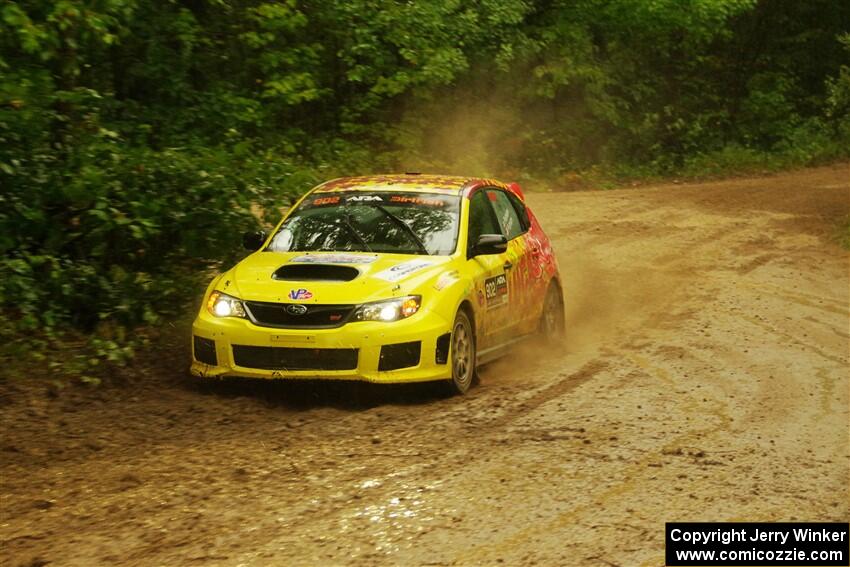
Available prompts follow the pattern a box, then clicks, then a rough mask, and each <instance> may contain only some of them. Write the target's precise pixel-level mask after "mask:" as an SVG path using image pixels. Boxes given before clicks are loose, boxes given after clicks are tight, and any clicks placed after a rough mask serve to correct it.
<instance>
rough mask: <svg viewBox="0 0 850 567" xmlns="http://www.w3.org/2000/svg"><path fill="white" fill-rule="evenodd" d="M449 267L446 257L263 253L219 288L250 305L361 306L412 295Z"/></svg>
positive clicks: (226, 277)
mask: <svg viewBox="0 0 850 567" xmlns="http://www.w3.org/2000/svg"><path fill="white" fill-rule="evenodd" d="M449 262H451V257H449V256H423V255H410V254H369V253H348V252H346V253H341V252H309V253H307V252H269V251H262V252H256V253H254V254H251V255H250V256H248V257H247V258H245V259H244V260H242V261H241V262H239V264H237V265H236V266H235V267H233V268H232V269H231V270H229V271H228V272H226V273H225V274H224V275H223V276H222V278H221V280H220V281H219V284H218V286H217V288H218V289H220V290H222V291H224V292H226V293H230V294H232V295H235V296H237V297H240V298H241V299H245V300H250V301H270V302H281V303H293V302H295V303H306V304H310V303H322V304H353V303H363V302H366V301H374V300H379V299H386V298H390V297H397V296H401V295H406V294H409V293H415V291H416V289H417V288H419V287H421V286H423V285H425V284H427V283H428V282H429V281H430V280H431V279H433V278H435V277H437V276H438V275H439V274H440V273H442V272H443V270H444V269H446V266H447V265H448V263H449ZM328 278H330V279H328Z"/></svg>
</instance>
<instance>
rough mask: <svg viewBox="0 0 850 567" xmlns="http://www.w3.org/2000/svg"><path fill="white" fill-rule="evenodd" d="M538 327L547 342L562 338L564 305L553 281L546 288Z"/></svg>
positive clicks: (555, 341) (554, 341)
mask: <svg viewBox="0 0 850 567" xmlns="http://www.w3.org/2000/svg"><path fill="white" fill-rule="evenodd" d="M539 327H540V334H541V335H543V339H544V340H545V341H546V342H548V343H557V342H559V341H562V340H563V338H564V306H563V304H562V303H561V295H560V294H559V293H558V288H557V287H555V284H554V283H553V284H551V285H549V289H548V290H546V298H545V299H544V300H543V311H542V313H541V314H540V325H539Z"/></svg>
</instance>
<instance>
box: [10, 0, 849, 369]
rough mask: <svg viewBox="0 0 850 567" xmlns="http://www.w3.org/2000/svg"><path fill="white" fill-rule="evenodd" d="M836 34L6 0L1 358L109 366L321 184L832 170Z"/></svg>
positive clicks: (532, 17)
mask: <svg viewBox="0 0 850 567" xmlns="http://www.w3.org/2000/svg"><path fill="white" fill-rule="evenodd" d="M848 32H850V2H847V1H843V0H805V1H800V0H762V1H756V0H569V1H568V0H563V1H557V0H553V1H542V0H537V1H535V0H480V1H470V0H421V1H408V2H398V1H381V0H345V1H339V0H322V1H315V0H307V1H300V0H299V1H296V0H282V1H277V2H269V1H266V2H264V1H258V0H160V1H152V0H57V1H47V0H30V1H25V2H10V1H8V0H5V1H0V249H2V259H0V272H2V274H3V276H2V278H0V304H2V306H3V307H2V308H3V317H2V319H1V320H0V339H4V342H5V343H6V344H7V348H10V347H9V345H13V346H14V345H19V348H26V349H28V350H29V349H31V347H32V344H33V341H39V340H41V341H45V342H44V343H43V344H47V343H48V342H49V341H51V340H53V338H55V337H56V336H58V335H57V334H58V333H65V332H66V331H67V330H68V329H76V330H77V331H78V332H79V333H80V336H82V337H85V340H86V341H88V344H89V345H90V347H91V348H92V349H94V350H93V351H92V352H93V353H94V354H93V355H92V357H90V358H87V359H86V360H87V361H88V362H86V363H90V364H92V365H96V364H98V363H99V362H98V361H99V360H102V359H110V360H113V361H120V360H121V359H122V357H126V356H129V355H130V353H131V347H132V345H133V341H132V340H131V339H130V338H129V337H128V335H127V329H130V328H133V327H135V326H138V325H143V326H146V327H156V326H157V325H159V324H161V323H162V321H164V320H167V318H169V317H172V316H174V315H176V314H178V313H181V312H185V311H186V302H187V300H188V299H190V298H192V297H194V296H196V295H199V294H200V291H201V289H202V288H201V287H199V281H201V280H203V279H204V278H206V277H207V275H208V270H209V268H210V267H211V266H215V265H216V264H217V263H219V262H222V261H229V260H230V259H232V258H233V254H234V253H235V252H234V250H235V246H236V245H237V243H238V239H239V235H240V234H241V232H242V231H243V230H245V229H248V228H251V227H252V226H256V224H257V223H258V222H259V221H258V220H257V215H256V214H253V213H256V211H257V210H267V211H271V210H274V209H275V208H278V207H281V206H283V205H285V203H286V202H287V199H288V198H289V197H290V196H291V195H295V194H298V193H300V192H303V191H304V190H306V189H308V188H309V187H310V186H311V185H313V184H315V183H316V182H318V181H321V180H324V179H327V178H330V177H334V176H339V175H350V174H358V173H369V172H377V171H394V170H408V171H409V170H416V171H427V172H444V173H458V174H470V175H486V176H491V177H499V178H504V179H505V180H508V181H512V180H516V181H520V182H521V183H525V184H526V186H527V188H528V189H531V190H534V189H535V188H541V187H553V188H570V187H589V186H593V187H599V186H602V187H604V186H608V185H612V184H616V183H618V182H621V181H623V180H633V179H643V178H653V177H659V176H661V177H665V176H666V177H669V176H707V175H723V174H730V173H738V172H750V171H763V170H774V169H778V168H783V167H794V166H803V165H809V164H814V163H819V162H826V161H834V160H839V159H843V158H846V157H847V156H848V155H850V68H849V67H848V64H849V62H850V33H848ZM252 211H253V213H252ZM270 216H274V215H270ZM270 220H272V221H275V220H277V219H276V218H271V219H270ZM24 339H25V340H24ZM21 345H23V346H21Z"/></svg>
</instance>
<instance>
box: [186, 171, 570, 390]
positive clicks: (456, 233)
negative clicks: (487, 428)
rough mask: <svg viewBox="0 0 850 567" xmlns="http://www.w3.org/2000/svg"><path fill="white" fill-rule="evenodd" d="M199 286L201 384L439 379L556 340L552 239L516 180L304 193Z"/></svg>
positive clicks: (458, 379)
mask: <svg viewBox="0 0 850 567" xmlns="http://www.w3.org/2000/svg"><path fill="white" fill-rule="evenodd" d="M244 244H245V246H246V248H249V249H251V250H254V252H253V253H252V254H251V255H250V256H248V257H247V258H245V259H244V260H242V261H241V262H239V264H237V265H236V266H235V267H234V268H232V269H231V270H229V271H227V272H225V273H223V274H221V275H220V276H218V277H216V278H215V279H214V280H213V281H212V283H210V285H209V287H208V288H207V291H206V295H205V296H204V300H203V304H202V306H201V310H200V313H198V317H197V319H195V322H194V324H193V326H192V332H193V335H194V337H193V339H194V340H193V349H192V353H193V358H194V360H193V361H192V367H191V372H192V374H194V375H196V376H200V377H206V378H211V377H224V376H241V377H251V378H290V379H291V378H331V379H344V380H367V381H370V382H387V383H388V382H417V381H429V380H446V381H447V383H448V384H450V385H451V386H452V387H453V388H454V390H456V391H457V392H459V393H463V392H465V391H466V390H467V389H469V386H470V384H471V383H472V381H473V378H474V377H475V373H476V368H477V366H478V365H479V364H481V363H484V362H487V361H489V360H492V359H494V358H496V357H498V356H499V355H500V354H503V353H504V352H505V349H506V347H508V346H510V345H511V344H513V343H515V342H517V341H518V340H520V339H522V338H524V337H526V336H528V335H531V334H533V333H536V332H540V333H542V335H543V336H544V337H546V336H549V337H551V336H556V335H559V334H560V333H562V332H563V325H564V322H563V313H564V310H563V298H562V293H561V284H560V279H559V274H558V267H557V263H556V261H555V255H554V253H553V252H552V247H551V245H550V242H549V239H548V238H547V237H546V235H545V234H544V233H543V230H542V229H541V228H540V224H539V223H538V222H537V220H536V219H535V217H534V215H533V214H532V213H531V211H530V210H529V208H528V207H527V205H526V204H525V201H524V197H523V194H522V191H521V190H520V188H519V186H518V185H516V184H511V185H506V184H504V183H500V182H498V181H494V180H490V179H469V178H463V177H442V176H431V175H418V174H405V175H386V176H371V177H349V178H343V179H336V180H333V181H329V182H327V183H324V184H322V185H319V186H318V187H316V188H314V189H313V190H312V191H310V192H309V193H307V194H306V195H305V196H304V197H302V198H301V200H300V201H299V202H298V203H297V204H296V205H295V206H294V207H293V208H292V209H291V210H290V211H289V212H288V213H287V215H286V216H285V217H284V219H283V220H282V221H281V222H280V224H279V225H278V226H277V228H276V229H275V230H274V232H273V233H272V234H271V235H269V236H266V235H265V234H264V233H252V234H248V235H246V236H245V239H244Z"/></svg>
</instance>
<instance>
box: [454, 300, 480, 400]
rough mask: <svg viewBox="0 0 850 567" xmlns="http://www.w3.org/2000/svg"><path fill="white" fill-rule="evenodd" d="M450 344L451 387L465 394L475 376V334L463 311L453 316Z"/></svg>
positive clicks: (456, 391) (458, 392)
mask: <svg viewBox="0 0 850 567" xmlns="http://www.w3.org/2000/svg"><path fill="white" fill-rule="evenodd" d="M451 345H452V346H451V361H452V379H451V382H450V384H451V388H452V390H453V391H454V393H456V394H465V393H466V391H467V390H469V387H470V386H471V385H472V379H473V378H474V377H475V334H474V332H473V330H472V323H471V322H470V320H469V316H468V315H467V314H466V313H465V312H464V311H458V312H457V315H456V316H455V322H454V325H453V326H452V343H451Z"/></svg>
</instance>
